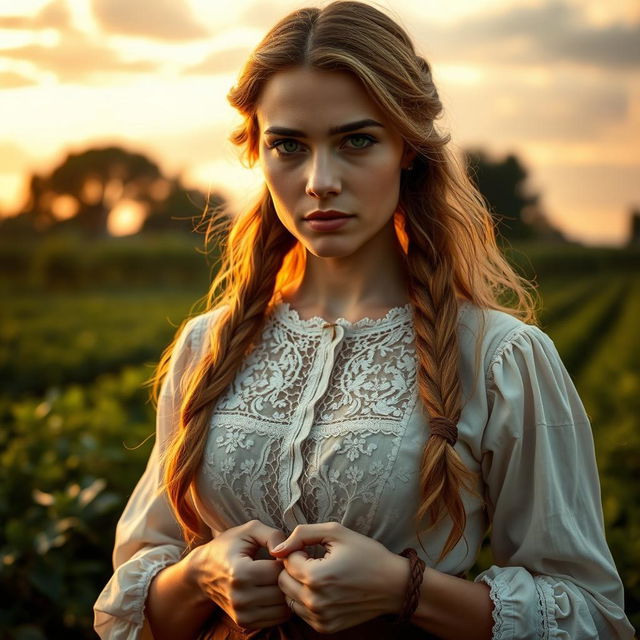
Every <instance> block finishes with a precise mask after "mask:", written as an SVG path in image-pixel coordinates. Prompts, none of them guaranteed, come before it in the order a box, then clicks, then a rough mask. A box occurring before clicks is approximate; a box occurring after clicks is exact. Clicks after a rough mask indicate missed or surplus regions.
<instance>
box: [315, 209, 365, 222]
mask: <svg viewBox="0 0 640 640" xmlns="http://www.w3.org/2000/svg"><path fill="white" fill-rule="evenodd" d="M352 217H353V216H352V215H351V214H348V213H344V212H343V211H335V210H333V209H330V210H327V211H312V212H311V213H310V214H308V215H307V216H305V218H304V219H305V220H338V219H341V218H352Z"/></svg>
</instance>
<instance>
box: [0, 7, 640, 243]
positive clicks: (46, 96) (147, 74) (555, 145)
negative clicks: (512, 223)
mask: <svg viewBox="0 0 640 640" xmlns="http://www.w3.org/2000/svg"><path fill="white" fill-rule="evenodd" d="M323 4H328V2H313V1H310V2H305V1H304V0H302V1H300V2H295V1H291V0H269V1H268V2H267V1H265V0H258V1H250V0H235V1H234V2H219V1H214V0H19V1H16V0H0V123H1V124H0V132H1V133H0V214H4V215H8V214H10V213H12V212H14V211H16V210H17V208H18V207H19V206H20V205H21V204H22V202H23V200H24V198H25V189H26V184H27V178H28V176H29V174H30V172H31V171H40V172H46V171H50V170H51V169H52V168H53V167H54V166H55V165H56V164H57V163H59V162H60V161H61V160H62V159H63V158H64V157H65V155H66V154H67V153H68V152H69V151H82V150H84V149H86V148H87V147H88V146H89V145H98V144H121V145H123V146H125V147H126V148H127V149H129V150H131V151H137V152H143V153H148V154H149V155H150V156H151V158H152V159H153V160H155V161H157V162H158V163H159V164H160V167H161V168H162V169H163V170H164V171H165V172H166V173H168V174H169V175H172V174H176V173H181V175H182V177H183V179H184V181H185V182H186V183H187V185H189V186H195V187H199V188H201V189H203V190H205V191H207V190H208V189H212V190H214V191H221V192H222V193H223V194H225V195H226V196H227V197H228V198H229V199H230V200H231V201H232V203H233V205H234V207H236V208H239V207H241V206H243V203H244V202H246V201H247V198H249V197H250V195H251V194H252V193H253V191H254V190H255V189H257V188H258V186H259V184H260V176H259V174H258V172H257V170H254V171H250V170H247V169H244V168H243V167H242V166H241V165H240V163H239V160H238V156H237V152H236V150H235V149H234V148H233V146H232V145H231V144H230V143H229V142H228V141H227V137H228V135H229V133H230V131H231V128H232V127H233V126H234V125H235V124H236V123H237V122H238V120H237V118H238V116H237V114H236V113H235V112H234V111H233V110H232V109H231V107H229V105H228V103H227V101H226V94H227V92H228V90H229V89H230V88H231V86H232V85H233V84H234V82H235V79H236V76H237V73H238V71H239V70H240V67H241V66H242V64H243V62H244V60H245V58H246V56H247V55H248V53H249V52H250V51H251V49H252V48H253V47H254V46H255V45H256V44H257V43H258V41H259V40H260V39H261V38H262V36H263V35H264V33H265V32H266V31H267V30H268V29H269V28H270V27H271V26H272V25H273V24H274V23H275V22H276V21H277V20H278V19H280V18H281V17H283V16H284V15H286V14H287V13H289V12H290V11H292V10H293V9H296V8H300V7H303V6H307V5H316V6H323ZM371 4H375V5H376V6H378V7H379V8H382V9H383V10H384V11H386V12H387V13H388V14H390V15H391V16H393V17H394V18H395V19H396V20H398V21H399V22H400V23H401V24H402V25H403V26H404V27H405V28H406V29H407V30H408V32H409V34H410V35H411V36H412V37H413V39H414V41H415V43H416V46H417V48H418V51H419V53H421V54H422V55H424V56H425V57H426V58H427V59H428V60H429V61H430V63H431V64H432V67H433V75H434V79H435V82H436V85H437V86H438V90H439V93H440V96H441V98H442V100H443V103H444V107H445V116H444V118H443V119H442V120H441V127H442V128H444V129H445V130H447V131H449V132H450V133H451V135H452V139H453V146H454V148H457V149H463V148H469V147H482V148H484V149H486V150H487V151H489V152H490V153H492V154H495V155H497V156H501V155H503V154H505V153H508V152H514V153H516V154H517V155H518V156H519V157H520V158H521V160H522V161H523V162H524V164H525V165H526V166H527V167H528V169H529V170H530V176H531V180H530V186H531V190H532V191H534V192H539V193H541V195H542V206H543V209H544V210H545V211H546V212H547V214H548V216H549V218H550V219H551V221H552V222H553V223H555V224H556V225H557V226H559V227H560V228H561V229H562V230H564V231H565V232H566V233H567V235H568V236H569V237H571V238H573V239H577V240H581V241H583V242H585V243H589V244H621V243H623V242H624V241H625V240H626V238H627V235H628V232H629V210H630V209H631V207H636V208H639V209H640V2H639V1H638V0H608V1H606V2H605V1H603V0H550V1H546V0H447V2H446V3H445V2H434V1H432V0H402V1H395V0H381V1H380V2H378V3H373V2H372V3H371ZM126 224H127V221H126V219H125V215H124V214H123V218H122V220H121V232H123V231H122V229H125V228H126Z"/></svg>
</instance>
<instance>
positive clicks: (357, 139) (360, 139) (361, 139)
mask: <svg viewBox="0 0 640 640" xmlns="http://www.w3.org/2000/svg"><path fill="white" fill-rule="evenodd" d="M350 140H351V142H352V143H353V146H354V147H355V148H357V149H362V148H364V147H366V146H368V143H369V142H371V140H370V138H369V137H368V136H352V137H351V138H350ZM358 143H360V144H358Z"/></svg>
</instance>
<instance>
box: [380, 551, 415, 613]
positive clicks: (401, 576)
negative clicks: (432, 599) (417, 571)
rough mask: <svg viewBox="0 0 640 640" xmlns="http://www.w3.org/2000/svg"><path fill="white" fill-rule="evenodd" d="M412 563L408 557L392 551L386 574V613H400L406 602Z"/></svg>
mask: <svg viewBox="0 0 640 640" xmlns="http://www.w3.org/2000/svg"><path fill="white" fill-rule="evenodd" d="M409 569H410V563H409V559H408V558H404V557H402V556H400V555H398V554H395V553H392V554H391V558H390V559H389V568H388V571H387V573H386V576H385V581H384V588H385V594H386V596H387V597H386V599H385V610H384V613H385V614H393V615H399V614H400V611H401V609H402V605H403V603H404V599H405V594H406V592H407V584H408V582H409Z"/></svg>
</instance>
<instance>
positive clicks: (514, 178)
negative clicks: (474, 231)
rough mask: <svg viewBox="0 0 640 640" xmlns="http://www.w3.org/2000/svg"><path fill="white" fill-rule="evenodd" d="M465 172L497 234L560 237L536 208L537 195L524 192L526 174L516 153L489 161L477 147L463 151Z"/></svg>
mask: <svg viewBox="0 0 640 640" xmlns="http://www.w3.org/2000/svg"><path fill="white" fill-rule="evenodd" d="M465 160H466V166H467V172H468V174H469V177H470V178H471V180H472V181H473V182H474V183H475V184H476V186H477V187H478V189H479V190H480V193H482V195H483V197H484V198H485V200H486V202H487V204H488V206H489V210H490V211H491V213H492V214H493V215H494V218H495V221H496V226H497V230H498V233H499V235H501V236H503V237H505V238H507V239H509V240H530V239H533V238H541V237H544V238H545V239H556V240H564V236H563V235H562V233H560V232H559V231H558V230H557V229H554V228H553V226H552V225H551V223H550V222H549V221H548V220H547V218H546V216H545V215H544V213H543V212H542V210H541V207H540V196H539V195H538V194H531V193H528V191H527V188H526V182H527V177H528V173H527V170H526V169H525V167H524V166H523V165H522V163H521V162H520V160H519V159H518V158H517V156H515V155H513V154H509V155H507V156H506V157H505V158H504V159H502V160H491V159H490V158H489V157H488V155H487V154H486V153H485V152H484V151H481V150H470V151H467V152H466V158H465Z"/></svg>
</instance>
